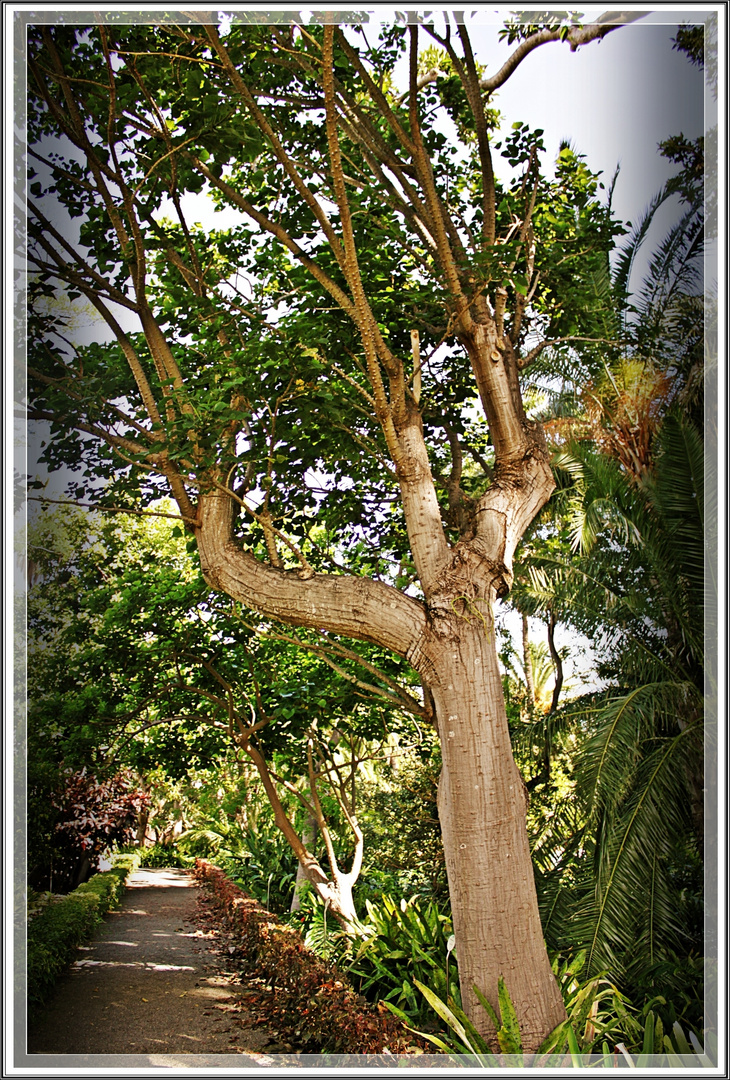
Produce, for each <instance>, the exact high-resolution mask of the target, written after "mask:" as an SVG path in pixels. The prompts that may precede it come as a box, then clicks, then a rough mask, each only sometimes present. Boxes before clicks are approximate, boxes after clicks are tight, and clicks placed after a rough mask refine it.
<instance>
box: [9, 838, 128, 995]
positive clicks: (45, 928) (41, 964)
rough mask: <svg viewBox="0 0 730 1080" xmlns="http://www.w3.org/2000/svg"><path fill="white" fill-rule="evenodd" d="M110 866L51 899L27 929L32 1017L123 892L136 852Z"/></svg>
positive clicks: (116, 859)
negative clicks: (81, 946) (69, 890)
mask: <svg viewBox="0 0 730 1080" xmlns="http://www.w3.org/2000/svg"><path fill="white" fill-rule="evenodd" d="M112 863H113V866H112V868H111V870H106V871H104V872H103V873H101V874H96V875H95V876H94V877H92V878H91V879H90V880H89V881H87V882H85V883H84V884H83V885H79V887H78V889H74V891H73V892H71V893H69V894H68V895H67V896H64V897H62V898H61V899H58V900H53V901H52V902H51V903H50V904H48V905H47V906H46V907H45V908H44V909H43V910H42V911H41V912H40V914H38V915H36V916H35V918H34V919H33V921H32V922H31V923H30V924H29V926H28V936H27V943H28V944H27V961H26V964H27V967H26V972H27V976H26V978H27V995H28V1011H29V1013H30V1014H31V1015H32V1014H33V1013H34V1012H35V1011H36V1010H37V1009H38V1008H39V1006H40V1005H42V1004H43V1002H44V1001H45V1000H46V999H47V997H48V995H49V993H50V991H51V990H52V989H53V986H54V985H55V983H56V981H57V979H58V977H59V975H61V974H62V972H63V971H64V970H65V969H66V968H67V967H68V966H69V965H70V964H71V963H72V961H73V960H74V958H75V956H76V950H77V948H78V946H79V945H81V943H82V942H84V941H88V940H89V938H90V937H91V936H92V934H93V932H94V930H95V928H96V927H97V926H98V924H99V923H100V922H101V921H102V919H103V918H104V916H105V915H106V913H107V912H108V911H110V910H111V908H113V907H115V906H116V904H117V901H118V899H119V898H120V897H121V894H122V893H123V891H124V883H125V881H126V879H127V877H128V876H129V874H130V873H131V872H132V871H134V870H136V869H137V867H138V866H139V856H138V855H137V854H136V853H131V854H124V855H116V856H113V857H112Z"/></svg>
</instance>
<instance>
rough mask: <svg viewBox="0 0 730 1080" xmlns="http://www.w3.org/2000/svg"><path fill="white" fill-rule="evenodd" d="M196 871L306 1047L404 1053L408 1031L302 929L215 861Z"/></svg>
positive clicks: (280, 1015)
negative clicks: (282, 919)
mask: <svg viewBox="0 0 730 1080" xmlns="http://www.w3.org/2000/svg"><path fill="white" fill-rule="evenodd" d="M195 876H196V878H197V879H198V881H199V882H200V883H201V884H205V885H207V886H208V887H209V890H210V895H211V897H212V899H213V901H214V903H215V904H216V906H217V907H218V908H219V909H220V910H221V912H222V913H223V915H224V917H225V919H226V922H227V923H228V925H229V926H230V927H231V928H232V929H233V930H234V931H235V932H236V934H237V935H238V938H239V942H240V956H241V958H242V960H243V962H244V964H245V965H246V966H247V968H248V969H249V971H250V972H251V973H252V974H256V975H258V976H259V977H261V978H262V979H263V980H264V981H265V982H266V983H267V984H268V985H269V986H271V987H272V988H275V990H276V995H275V997H274V999H273V1002H272V1009H271V1019H272V1022H273V1023H274V1024H275V1025H276V1026H277V1027H278V1029H279V1031H281V1032H282V1033H285V1034H286V1036H287V1037H288V1038H290V1039H291V1040H292V1042H294V1043H295V1044H296V1045H297V1046H298V1047H299V1048H300V1049H301V1050H302V1052H304V1053H345V1054H347V1053H349V1054H378V1053H382V1052H383V1051H385V1050H387V1051H389V1052H391V1053H399V1052H400V1053H402V1052H404V1051H405V1050H406V1048H407V1047H409V1046H410V1047H413V1045H414V1042H413V1039H412V1038H409V1036H407V1035H406V1033H405V1031H404V1030H403V1028H402V1027H401V1025H400V1024H399V1023H398V1022H397V1020H395V1018H394V1017H393V1016H391V1015H389V1014H388V1013H387V1012H386V1011H385V1010H384V1009H383V1008H379V1007H375V1006H372V1005H368V1003H367V1002H366V1001H365V1000H364V999H363V998H361V997H359V996H358V995H357V994H356V993H355V991H354V990H353V989H352V988H351V987H350V986H349V985H348V984H347V982H346V980H345V978H344V977H343V976H342V975H341V974H340V973H339V972H338V971H337V969H336V968H334V967H333V966H332V965H331V964H328V963H327V962H326V961H324V960H322V959H321V958H320V957H318V956H315V955H314V954H313V953H312V952H310V950H309V949H307V948H306V946H305V945H304V943H303V941H302V939H301V936H300V934H299V933H298V932H297V931H296V930H293V929H292V928H291V927H287V926H283V925H282V924H281V923H279V922H278V921H277V920H276V918H275V917H274V916H273V915H271V913H270V912H268V911H266V910H264V909H263V908H262V907H261V906H260V905H259V904H258V903H257V902H256V901H255V900H253V899H251V898H249V897H247V896H246V895H245V894H244V893H243V892H242V891H241V890H240V889H239V888H238V886H237V885H235V884H234V882H232V881H231V880H230V879H229V878H228V877H226V875H225V874H224V873H223V871H222V870H220V869H219V868H218V867H216V866H212V865H211V864H210V863H208V862H206V861H204V860H202V859H198V860H197V861H196V864H195Z"/></svg>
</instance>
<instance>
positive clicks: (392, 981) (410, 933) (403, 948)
mask: <svg viewBox="0 0 730 1080" xmlns="http://www.w3.org/2000/svg"><path fill="white" fill-rule="evenodd" d="M366 908H367V918H366V919H364V920H363V921H362V924H361V934H362V939H361V940H358V941H357V942H356V943H355V944H354V945H353V946H352V953H351V957H349V958H348V959H347V961H346V962H345V961H341V963H342V965H343V969H344V970H345V971H346V972H347V973H348V976H349V977H350V979H351V980H352V982H353V984H354V985H355V986H356V987H357V988H358V989H359V990H360V992H361V993H363V994H365V996H366V997H368V998H369V999H370V1000H380V1001H383V1002H384V1003H385V1004H387V1005H388V1006H393V1007H394V1008H393V1011H394V1012H395V1014H396V1015H397V1016H401V1017H403V1018H407V1019H408V1020H409V1022H410V1023H412V1024H415V1023H418V1024H423V1023H424V1022H426V1021H430V1020H432V1016H431V1015H430V1014H429V1012H428V1010H424V1009H423V1003H422V1002H421V1001H420V998H419V996H418V995H417V994H416V993H415V992H414V990H413V982H414V981H415V980H416V979H420V980H421V981H422V982H427V983H428V984H429V985H430V986H432V987H434V988H435V989H436V990H437V991H438V992H440V993H442V994H444V995H447V994H448V995H449V996H455V997H458V993H459V991H458V985H459V975H458V969H457V965H456V958H455V956H454V954H453V946H454V942H453V937H452V927H451V919H450V917H449V916H448V915H447V914H444V912H443V911H441V910H440V909H439V907H438V905H437V904H436V902H435V901H433V900H429V901H428V902H425V903H424V902H423V901H420V902H419V900H418V899H417V898H416V897H411V898H410V899H409V900H405V899H401V900H400V901H399V902H398V901H396V900H394V899H393V898H392V897H390V896H385V895H384V896H382V897H381V898H380V900H379V901H378V902H373V901H371V900H368V901H366Z"/></svg>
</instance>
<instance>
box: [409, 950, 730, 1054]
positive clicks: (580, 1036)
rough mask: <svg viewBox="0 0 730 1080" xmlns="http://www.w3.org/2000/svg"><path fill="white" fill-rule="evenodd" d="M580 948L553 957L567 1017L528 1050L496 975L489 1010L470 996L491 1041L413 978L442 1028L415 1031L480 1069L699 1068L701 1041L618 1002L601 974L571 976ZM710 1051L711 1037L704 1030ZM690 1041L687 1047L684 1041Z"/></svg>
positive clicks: (581, 958)
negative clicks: (582, 979)
mask: <svg viewBox="0 0 730 1080" xmlns="http://www.w3.org/2000/svg"><path fill="white" fill-rule="evenodd" d="M585 959H586V958H585V953H579V954H578V955H577V956H576V957H575V958H574V959H573V960H572V961H564V962H563V963H562V965H559V962H558V960H556V961H554V962H553V971H554V972H555V974H556V976H557V978H558V982H559V984H560V987H561V990H562V993H563V998H564V1000H565V1006H566V1011H567V1014H568V1016H567V1019H566V1020H565V1021H563V1023H561V1024H559V1025H558V1027H556V1028H555V1030H554V1031H552V1032H551V1033H550V1034H549V1035H548V1036H547V1038H546V1039H545V1040H544V1041H543V1043H542V1045H541V1046H540V1047H539V1048H538V1050H537V1052H536V1053H535V1054H530V1055H528V1054H524V1053H523V1050H522V1036H521V1032H520V1026H519V1021H518V1019H517V1015H516V1012H515V1008H514V1005H513V1003H512V999H511V997H510V995H509V990H508V988H507V986H506V984H505V982H504V979H502V978H500V979H499V984H498V1002H497V1006H496V1008H495V1007H494V1006H493V1005H492V1004H491V1003H490V1002H489V1001H488V1000H487V999H486V997H485V996H484V994H482V992H481V991H480V990H479V988H478V987H476V986H475V987H474V993H475V994H476V996H477V999H478V1001H479V1003H480V1005H481V1006H482V1008H483V1009H484V1011H485V1012H486V1014H487V1015H488V1017H489V1020H490V1021H491V1025H492V1030H493V1032H494V1035H493V1037H492V1042H490V1040H488V1039H486V1038H485V1037H484V1036H483V1035H482V1034H480V1033H479V1031H478V1030H477V1029H476V1027H475V1026H474V1024H473V1023H472V1022H471V1021H470V1020H469V1018H468V1017H467V1016H466V1014H465V1013H464V1012H463V1010H462V1009H461V1008H460V1007H459V1005H458V1004H457V1003H456V1001H455V1000H454V999H453V998H451V997H449V999H448V1002H447V1001H444V1000H443V999H442V997H441V996H440V995H439V994H436V993H435V992H434V991H433V989H431V987H429V986H427V985H424V984H423V983H421V982H419V981H418V980H416V981H415V985H416V986H417V987H418V989H419V991H420V992H421V994H422V995H423V997H424V998H425V999H426V1001H427V1002H428V1003H429V1005H430V1006H431V1009H432V1010H433V1012H434V1013H436V1014H437V1015H438V1016H439V1017H440V1019H441V1020H442V1021H443V1023H444V1024H445V1025H446V1026H447V1028H449V1029H450V1033H448V1032H447V1033H444V1032H441V1033H440V1034H438V1035H434V1034H430V1033H426V1032H416V1034H418V1035H420V1036H421V1037H422V1038H425V1039H427V1040H428V1041H429V1042H430V1043H432V1044H433V1045H435V1046H437V1047H438V1048H439V1049H440V1050H442V1051H444V1052H446V1053H455V1054H459V1055H468V1056H469V1057H470V1058H472V1059H473V1060H474V1061H475V1062H476V1063H477V1064H479V1065H481V1066H482V1067H484V1068H490V1067H491V1068H495V1067H502V1066H508V1067H511V1068H556V1067H563V1068H564V1067H566V1065H568V1066H572V1067H573V1068H582V1067H586V1066H591V1067H594V1068H595V1067H599V1068H601V1067H602V1068H611V1069H612V1068H617V1067H619V1068H621V1067H624V1066H625V1065H626V1064H628V1065H629V1066H630V1067H631V1068H646V1067H647V1066H652V1067H654V1068H666V1067H672V1066H677V1065H680V1066H684V1067H690V1068H691V1067H694V1068H698V1067H699V1068H706V1067H707V1066H708V1065H709V1064H711V1062H712V1060H713V1058H712V1056H709V1057H708V1056H707V1053H706V1050H705V1048H704V1047H703V1045H702V1043H701V1040H700V1039H698V1037H697V1035H696V1034H695V1033H694V1032H690V1034H689V1040H688V1037H687V1035H686V1034H685V1031H684V1029H683V1028H682V1025H681V1024H679V1023H677V1022H676V1021H675V1022H674V1024H673V1025H672V1027H671V1029H670V1030H669V1031H667V1032H665V1030H664V1026H663V1024H662V1020H661V1018H660V1017H659V1016H657V1015H656V1014H655V1012H654V1011H653V1010H652V1008H651V1005H652V1004H653V1003H652V1002H649V1003H647V1005H646V1006H645V1007H644V1009H643V1011H642V1013H641V1014H640V1015H638V1016H637V1015H636V1014H635V1013H634V1011H633V1010H632V1008H631V1006H630V1005H629V1003H628V1002H627V1001H626V999H625V998H624V997H623V996H622V995H621V994H620V993H619V992H618V991H617V990H616V988H615V987H614V986H612V985H611V984H610V983H608V982H607V981H606V980H605V979H602V978H595V977H594V978H591V979H589V980H588V981H587V982H583V983H581V982H580V981H579V979H578V976H579V975H580V973H581V971H582V969H583V967H584V965H585ZM707 1043H708V1048H710V1053H711V1055H712V1054H714V1053H715V1051H714V1050H712V1047H713V1046H714V1043H715V1040H713V1038H712V1036H711V1034H708V1035H707ZM690 1044H691V1045H690Z"/></svg>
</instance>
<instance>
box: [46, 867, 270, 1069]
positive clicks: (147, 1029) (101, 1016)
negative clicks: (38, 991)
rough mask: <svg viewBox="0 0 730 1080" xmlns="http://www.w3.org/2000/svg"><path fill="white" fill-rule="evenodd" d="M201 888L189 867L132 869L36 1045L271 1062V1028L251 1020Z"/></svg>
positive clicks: (50, 1009)
mask: <svg viewBox="0 0 730 1080" xmlns="http://www.w3.org/2000/svg"><path fill="white" fill-rule="evenodd" d="M197 896H198V889H197V886H196V885H195V883H194V880H193V878H192V876H191V875H190V874H188V873H186V872H185V871H183V870H156V869H155V870H153V869H146V870H138V871H136V872H135V873H134V874H133V875H131V876H130V877H129V878H128V880H127V889H126V892H125V894H124V898H123V901H122V904H121V907H119V908H118V909H117V910H116V911H113V912H111V913H110V914H109V915H108V916H107V917H106V919H105V921H104V923H103V925H102V926H100V927H99V928H98V930H97V932H96V935H95V937H94V939H93V940H92V941H91V942H90V944H89V945H87V946H85V947H84V948H83V949H82V950H81V951H80V957H79V959H78V960H77V961H76V963H75V964H74V966H73V967H72V969H71V971H70V972H69V973H68V974H67V975H66V976H64V977H63V978H62V979H61V980H60V981H59V983H58V985H57V987H56V991H55V993H54V995H53V997H52V999H51V1000H50V1001H49V1002H48V1004H47V1006H46V1008H45V1010H44V1012H43V1014H42V1015H41V1016H40V1017H39V1018H38V1019H37V1020H36V1021H35V1023H33V1024H32V1025H31V1027H30V1030H29V1033H28V1054H29V1055H36V1054H38V1055H54V1056H55V1055H59V1054H63V1055H65V1054H73V1055H79V1054H84V1055H86V1054H93V1055H98V1054H104V1055H106V1054H125V1055H129V1054H132V1055H139V1054H145V1055H146V1054H151V1055H155V1056H156V1055H178V1054H194V1055H199V1054H206V1055H207V1054H226V1055H231V1054H234V1055H250V1057H249V1061H248V1062H247V1061H246V1058H245V1057H243V1058H242V1057H240V1056H239V1057H237V1058H236V1059H235V1060H236V1061H237V1062H238V1063H239V1064H240V1065H246V1064H247V1063H250V1064H251V1065H259V1066H261V1065H262V1064H269V1062H270V1061H271V1059H269V1060H268V1061H267V1060H265V1056H264V1055H262V1054H261V1053H260V1051H261V1050H263V1048H264V1047H265V1046H266V1045H267V1044H269V1043H270V1041H271V1039H270V1035H269V1033H268V1032H267V1031H266V1030H265V1029H262V1027H261V1026H260V1025H257V1026H256V1028H255V1029H249V1028H247V1026H246V1010H245V1006H244V1005H243V1004H242V1002H241V996H242V994H243V993H244V990H245V988H244V987H243V986H241V985H240V984H238V983H237V982H236V981H235V980H234V978H233V977H231V976H229V975H226V974H225V973H224V971H223V970H222V969H223V960H222V958H221V957H220V956H219V955H218V954H217V953H216V952H215V951H214V949H215V933H214V932H211V931H208V932H205V931H203V930H201V929H198V928H197V927H196V924H195V912H196V900H197ZM38 1064H39V1065H40V1064H41V1062H40V1060H39V1061H38ZM61 1064H62V1063H61Z"/></svg>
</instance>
